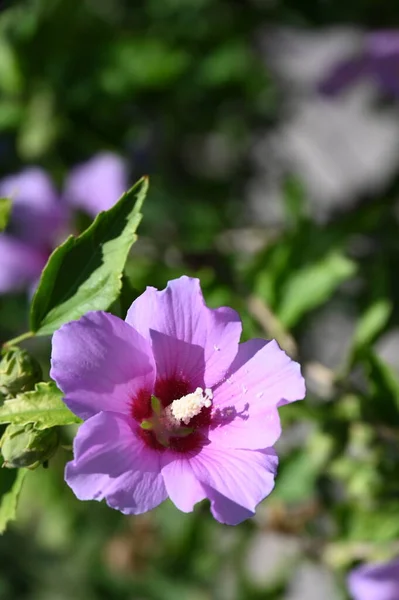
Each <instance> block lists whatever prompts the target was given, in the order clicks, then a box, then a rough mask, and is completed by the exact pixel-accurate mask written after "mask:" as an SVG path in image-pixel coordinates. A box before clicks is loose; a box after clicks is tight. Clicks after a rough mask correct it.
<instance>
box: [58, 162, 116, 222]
mask: <svg viewBox="0 0 399 600" xmlns="http://www.w3.org/2000/svg"><path fill="white" fill-rule="evenodd" d="M126 182H127V167H126V164H125V162H124V161H123V160H122V159H121V158H120V157H119V156H116V155H115V154H111V153H110V152H104V153H102V154H98V155H97V156H95V157H94V158H92V159H91V160H89V161H88V162H86V163H84V164H82V165H79V166H77V167H75V168H74V169H73V170H72V171H71V173H70V175H69V177H68V179H67V182H66V186H65V197H66V199H67V201H68V202H70V203H71V204H72V205H74V206H77V207H79V208H82V209H83V210H85V211H86V212H87V213H88V214H89V215H91V216H93V217H95V216H96V215H97V214H98V213H99V212H100V211H101V210H108V209H109V208H111V206H112V205H113V204H114V203H115V201H116V200H118V198H120V197H121V196H122V194H123V193H124V192H126V188H127V186H126Z"/></svg>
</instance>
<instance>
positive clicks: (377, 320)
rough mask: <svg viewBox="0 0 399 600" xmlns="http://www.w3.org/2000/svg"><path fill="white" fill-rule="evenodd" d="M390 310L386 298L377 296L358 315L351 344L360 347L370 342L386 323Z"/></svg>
mask: <svg viewBox="0 0 399 600" xmlns="http://www.w3.org/2000/svg"><path fill="white" fill-rule="evenodd" d="M391 312H392V304H391V303H390V302H389V300H388V299H387V298H379V299H378V300H376V301H375V302H374V304H372V305H371V306H369V307H368V309H367V310H366V311H365V312H364V313H363V315H362V316H361V317H360V319H359V321H358V323H357V327H356V331H355V334H354V341H353V345H354V347H355V348H361V347H364V346H367V345H368V344H370V343H371V342H372V341H373V340H374V338H375V337H376V336H377V335H378V334H379V333H380V331H381V330H382V329H383V327H384V326H385V325H386V323H387V321H388V319H389V317H390V315H391Z"/></svg>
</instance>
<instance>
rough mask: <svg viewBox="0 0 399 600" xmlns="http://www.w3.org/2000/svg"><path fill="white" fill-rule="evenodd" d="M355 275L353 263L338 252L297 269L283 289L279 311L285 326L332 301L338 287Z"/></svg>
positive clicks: (291, 324) (290, 325)
mask: <svg viewBox="0 0 399 600" xmlns="http://www.w3.org/2000/svg"><path fill="white" fill-rule="evenodd" d="M355 272H356V266H355V264H354V263H353V261H351V260H349V259H348V258H346V257H345V256H344V255H343V254H341V253H339V252H335V251H333V252H331V253H329V254H327V255H326V256H325V257H323V258H322V259H321V260H318V261H316V262H314V263H313V264H310V265H304V266H303V267H302V268H300V269H298V270H297V271H296V272H295V273H293V274H292V275H291V277H290V278H289V279H288V281H287V282H286V284H285V286H284V287H283V291H282V298H281V302H280V305H279V309H278V316H279V318H280V319H281V321H282V323H283V324H284V325H285V326H286V327H292V326H293V325H296V324H297V323H298V322H299V320H300V319H301V317H303V316H304V315H305V314H306V313H307V312H309V311H310V310H312V309H314V308H316V307H317V306H320V305H321V304H323V302H325V301H326V300H327V299H328V298H330V297H331V295H332V294H333V293H334V291H335V290H336V289H337V288H338V286H339V285H341V283H343V282H344V281H346V280H347V279H349V278H350V277H352V276H353V275H354V273H355Z"/></svg>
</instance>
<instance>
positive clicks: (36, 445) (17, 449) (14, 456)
mask: <svg viewBox="0 0 399 600" xmlns="http://www.w3.org/2000/svg"><path fill="white" fill-rule="evenodd" d="M58 443H59V433H58V429H57V428H54V427H53V428H50V429H43V430H39V429H35V426H34V424H33V423H28V424H27V425H9V426H8V427H7V429H6V430H5V432H4V435H3V437H2V439H1V453H2V455H3V459H4V463H3V466H4V467H7V468H9V469H17V468H20V467H26V468H28V469H36V468H37V467H38V466H40V465H41V464H44V466H46V464H45V463H47V461H48V460H49V459H50V458H51V457H52V456H53V454H54V453H55V451H56V449H57V447H58Z"/></svg>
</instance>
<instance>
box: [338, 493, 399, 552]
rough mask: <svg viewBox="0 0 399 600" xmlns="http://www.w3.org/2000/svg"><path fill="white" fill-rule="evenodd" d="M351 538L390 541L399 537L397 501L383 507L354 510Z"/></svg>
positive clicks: (376, 541) (374, 541)
mask: <svg viewBox="0 0 399 600" xmlns="http://www.w3.org/2000/svg"><path fill="white" fill-rule="evenodd" d="M348 533H349V536H348V537H349V539H351V540H356V541H357V542H359V541H372V542H373V543H378V542H385V543H387V542H390V541H392V540H397V539H398V537H399V519H398V506H397V503H393V502H392V503H389V504H385V505H384V507H383V509H380V510H378V509H376V508H375V507H373V508H370V509H369V510H367V509H364V508H358V510H356V511H353V515H352V518H351V522H350V528H349V532H348Z"/></svg>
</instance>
